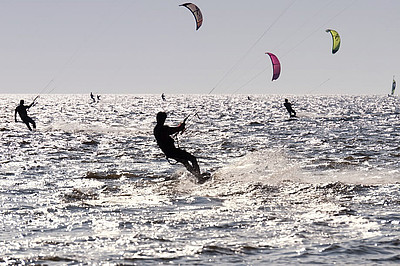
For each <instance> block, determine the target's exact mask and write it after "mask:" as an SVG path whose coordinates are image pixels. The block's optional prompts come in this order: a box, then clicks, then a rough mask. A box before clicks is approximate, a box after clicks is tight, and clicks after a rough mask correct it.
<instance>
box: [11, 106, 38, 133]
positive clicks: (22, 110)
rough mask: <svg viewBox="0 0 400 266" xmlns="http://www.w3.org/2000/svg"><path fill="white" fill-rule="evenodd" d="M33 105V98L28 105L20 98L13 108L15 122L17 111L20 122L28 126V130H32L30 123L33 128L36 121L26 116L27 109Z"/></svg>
mask: <svg viewBox="0 0 400 266" xmlns="http://www.w3.org/2000/svg"><path fill="white" fill-rule="evenodd" d="M34 105H35V100H33V102H32V103H31V104H30V105H24V100H21V101H20V102H19V105H18V106H17V108H15V122H18V120H17V113H18V114H19V117H20V118H21V120H22V122H24V123H25V125H26V126H27V127H28V128H29V130H30V131H32V128H31V126H30V124H32V127H33V128H36V123H35V121H33V119H32V118H30V117H29V116H28V112H27V110H28V109H29V108H31V107H32V106H34Z"/></svg>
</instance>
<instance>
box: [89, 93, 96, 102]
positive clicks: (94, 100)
mask: <svg viewBox="0 0 400 266" xmlns="http://www.w3.org/2000/svg"><path fill="white" fill-rule="evenodd" d="M90 98H92V101H93V102H92V103H95V102H96V99H95V98H94V95H93V93H92V92H91V93H90Z"/></svg>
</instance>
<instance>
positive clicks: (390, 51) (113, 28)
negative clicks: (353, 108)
mask: <svg viewBox="0 0 400 266" xmlns="http://www.w3.org/2000/svg"><path fill="white" fill-rule="evenodd" d="M183 3H185V1H176V0H151V1H150V0H0V25H2V26H1V27H0V34H1V37H2V38H1V42H0V58H1V60H0V77H1V78H0V80H1V82H0V93H29V94H46V93H55V94H63V93H83V94H85V93H90V92H93V93H97V94H105V93H117V94H161V93H165V94H209V93H212V94H294V95H302V94H387V93H389V92H390V88H391V83H392V78H393V76H395V79H396V77H398V79H399V81H400V64H399V63H400V62H399V59H400V56H399V46H400V15H399V14H400V1H398V0H280V1H276V0H251V1H232V0H217V1H216V0H197V1H196V2H192V3H194V4H196V5H197V6H198V7H199V8H200V9H201V11H202V13H203V17H204V21H203V25H202V26H201V28H200V29H199V30H198V31H196V28H195V21H194V17H193V15H192V14H191V13H190V11H189V10H188V9H186V8H185V7H181V6H179V5H180V4H183ZM326 29H335V30H336V31H337V32H338V33H339V34H340V37H341V40H342V43H341V47H340V50H339V51H338V52H337V53H336V54H332V53H331V49H332V38H331V36H330V34H329V33H326V32H325V30H326ZM266 52H271V53H274V54H275V55H276V56H277V57H278V58H279V60H280V62H281V65H282V72H281V75H280V77H279V79H278V80H274V81H271V78H272V66H271V61H270V60H269V57H268V56H267V55H266V54H265V53H266Z"/></svg>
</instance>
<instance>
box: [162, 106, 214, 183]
mask: <svg viewBox="0 0 400 266" xmlns="http://www.w3.org/2000/svg"><path fill="white" fill-rule="evenodd" d="M166 119H167V113H165V112H159V113H158V114H157V125H156V126H155V127H154V137H155V138H156V140H157V144H158V146H159V147H160V149H161V150H162V151H163V152H164V154H165V156H167V158H171V159H174V160H176V161H177V162H180V163H182V164H183V165H184V166H185V167H186V169H187V170H188V171H189V172H191V173H192V174H193V175H194V176H195V177H196V178H197V180H198V182H199V183H202V182H204V181H205V180H206V179H208V178H209V176H207V175H202V174H201V173H200V167H199V164H198V163H197V159H196V157H194V156H193V155H191V154H190V153H188V152H187V151H185V150H182V149H180V148H176V147H175V144H174V142H175V141H174V139H173V138H172V137H171V135H173V134H175V133H178V132H183V131H184V130H185V122H182V123H180V124H179V125H178V126H177V127H169V126H166V125H164V123H165V120H166ZM189 162H190V163H189Z"/></svg>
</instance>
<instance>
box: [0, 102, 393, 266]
mask: <svg viewBox="0 0 400 266" xmlns="http://www.w3.org/2000/svg"><path fill="white" fill-rule="evenodd" d="M285 97H289V100H290V101H291V102H292V103H293V104H294V109H295V110H296V111H297V113H298V115H299V118H298V119H295V120H290V119H288V115H287V113H286V110H285V109H284V107H283V105H282V103H283V100H284V98H285ZM33 98H34V95H0V108H1V110H0V118H1V121H0V134H1V146H0V149H1V151H0V163H1V164H0V199H1V201H0V202H1V206H0V213H1V223H0V226H1V228H0V229H1V235H0V238H1V239H0V263H1V262H2V263H37V264H39V263H43V264H80V263H84V264H104V263H109V264H140V265H143V264H149V265H153V264H169V263H173V264H183V265H185V264H203V265H205V264H206V265H215V264H217V263H218V264H252V265H261V264H267V263H270V264H271V263H272V264H288V263H290V264H295V263H329V264H333V263H337V264H342V265H343V264H346V263H350V264H398V263H399V262H400V255H399V254H400V225H399V223H400V212H399V207H400V191H399V189H400V184H399V181H400V172H399V169H400V163H399V157H400V146H399V139H400V99H399V98H397V97H388V96H348V95H339V96H287V95H270V96H267V95H251V96H250V98H248V96H247V95H234V96H225V95H170V96H168V97H167V101H165V102H163V101H162V100H161V97H160V96H159V95H103V96H102V99H101V101H100V102H99V103H96V104H91V103H90V98H89V97H88V95H41V96H40V98H39V99H38V102H39V103H38V105H36V106H35V107H33V108H32V109H31V110H30V111H29V115H30V116H32V118H34V120H35V121H36V122H37V127H38V128H37V130H36V131H35V132H32V133H31V132H30V131H29V130H28V129H27V128H26V126H25V125H24V124H22V123H15V122H14V108H15V107H16V106H17V105H18V103H19V100H20V99H25V100H26V102H29V100H30V99H33ZM161 110H164V111H167V112H168V114H169V117H168V119H167V124H169V125H177V124H178V123H179V122H180V121H182V119H183V118H184V117H185V116H187V115H189V114H191V116H190V118H189V121H188V123H187V131H186V132H185V133H184V134H182V135H179V136H178V144H179V146H180V147H181V148H185V149H186V150H188V151H189V152H191V153H193V154H194V155H196V156H197V157H198V158H199V163H200V167H201V168H202V170H203V171H207V172H211V173H212V179H211V180H210V181H208V182H206V183H204V184H201V185H199V184H196V182H195V180H194V178H193V177H192V176H191V175H190V174H188V173H187V172H186V171H185V169H184V168H183V167H182V166H181V165H178V164H170V163H168V161H167V160H166V159H165V157H164V156H163V155H162V153H161V152H160V150H159V149H158V147H157V145H156V143H155V141H154V137H153V135H152V129H153V127H154V126H155V115H156V113H157V112H158V111H161ZM196 112H198V113H197V114H198V115H196V116H195V115H193V114H194V113H196ZM171 163H173V162H171Z"/></svg>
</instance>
